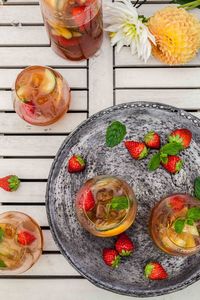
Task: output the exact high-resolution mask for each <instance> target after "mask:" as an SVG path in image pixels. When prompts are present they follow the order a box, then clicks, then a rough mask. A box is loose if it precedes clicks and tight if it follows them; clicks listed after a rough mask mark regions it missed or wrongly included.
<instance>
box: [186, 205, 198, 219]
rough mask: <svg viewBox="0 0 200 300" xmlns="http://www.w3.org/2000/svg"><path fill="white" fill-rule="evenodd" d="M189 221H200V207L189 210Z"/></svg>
mask: <svg viewBox="0 0 200 300" xmlns="http://www.w3.org/2000/svg"><path fill="white" fill-rule="evenodd" d="M187 219H191V220H193V221H194V222H197V221H200V207H192V208H189V209H188V212H187Z"/></svg>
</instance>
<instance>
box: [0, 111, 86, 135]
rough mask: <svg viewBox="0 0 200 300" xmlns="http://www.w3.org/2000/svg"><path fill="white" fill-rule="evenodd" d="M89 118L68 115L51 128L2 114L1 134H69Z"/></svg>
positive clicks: (73, 114) (80, 115) (82, 115)
mask: <svg viewBox="0 0 200 300" xmlns="http://www.w3.org/2000/svg"><path fill="white" fill-rule="evenodd" d="M86 118H87V114H86V113H68V114H66V115H65V116H63V117H62V118H61V119H60V120H59V121H57V122H56V123H54V124H52V125H49V126H45V127H43V126H32V125H30V124H28V123H26V122H25V121H24V120H22V119H21V118H20V117H19V116H18V115H17V114H15V113H1V114H0V133H8V134H9V133H19V134H20V133H30V134H31V133H69V132H70V131H72V130H73V129H75V128H76V127H77V126H78V125H79V124H80V123H81V122H82V121H84V120H85V119H86Z"/></svg>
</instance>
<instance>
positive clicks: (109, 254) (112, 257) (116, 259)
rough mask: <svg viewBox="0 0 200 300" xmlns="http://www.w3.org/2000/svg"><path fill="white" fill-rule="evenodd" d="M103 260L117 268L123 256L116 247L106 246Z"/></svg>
mask: <svg viewBox="0 0 200 300" xmlns="http://www.w3.org/2000/svg"><path fill="white" fill-rule="evenodd" d="M103 260H104V262H105V264H106V265H108V266H109V267H112V268H117V267H118V266H119V264H120V261H121V258H120V256H119V254H118V253H117V251H116V250H115V249H111V248H104V249H103Z"/></svg>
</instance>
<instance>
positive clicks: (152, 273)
mask: <svg viewBox="0 0 200 300" xmlns="http://www.w3.org/2000/svg"><path fill="white" fill-rule="evenodd" d="M144 274H145V277H147V278H149V279H151V280H160V279H166V278H168V274H167V272H166V271H165V269H164V268H163V266H162V265H161V264H160V263H158V262H150V263H148V264H147V265H146V267H145V270H144Z"/></svg>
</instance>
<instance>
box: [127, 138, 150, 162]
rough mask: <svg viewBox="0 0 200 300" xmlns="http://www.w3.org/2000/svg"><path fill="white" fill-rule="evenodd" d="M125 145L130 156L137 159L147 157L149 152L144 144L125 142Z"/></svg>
mask: <svg viewBox="0 0 200 300" xmlns="http://www.w3.org/2000/svg"><path fill="white" fill-rule="evenodd" d="M124 145H125V147H126V149H127V150H128V151H129V153H130V155H131V156H132V157H133V158H135V159H142V158H144V157H146V156H147V154H148V150H147V147H146V146H145V144H144V143H142V142H136V141H125V142H124Z"/></svg>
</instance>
